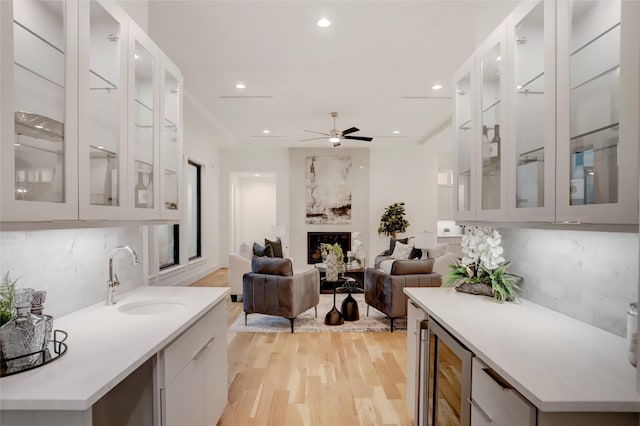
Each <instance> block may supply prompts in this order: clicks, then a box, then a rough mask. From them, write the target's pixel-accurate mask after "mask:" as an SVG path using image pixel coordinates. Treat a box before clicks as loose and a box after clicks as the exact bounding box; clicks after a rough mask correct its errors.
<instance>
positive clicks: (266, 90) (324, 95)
mask: <svg viewBox="0 0 640 426" xmlns="http://www.w3.org/2000/svg"><path fill="white" fill-rule="evenodd" d="M515 4H516V3H515V2H514V1H506V0H503V1H481V0H478V1H455V0H449V1H409V2H404V1H337V2H324V1H178V0H173V1H165V0H151V1H150V2H149V29H150V33H151V36H152V38H153V39H154V40H155V41H156V42H157V43H158V44H159V45H160V47H161V48H162V50H163V51H165V52H166V53H167V54H168V55H169V56H170V57H171V58H172V60H173V61H174V62H175V63H176V64H177V65H178V66H179V67H180V68H181V70H182V72H183V75H184V78H185V95H186V102H188V103H191V104H192V106H196V108H197V109H198V110H199V112H200V113H201V116H205V117H207V120H209V124H210V125H212V126H213V128H214V129H217V130H216V131H214V132H213V133H212V139H214V141H213V142H215V143H217V144H219V145H239V146H264V145H269V146H273V145H276V146H296V147H312V146H327V145H328V142H327V141H326V140H321V141H313V142H298V140H299V139H305V138H310V137H313V134H311V133H305V132H304V130H314V131H320V132H326V133H328V132H329V130H330V129H332V128H333V122H332V118H331V117H330V115H329V114H330V112H332V111H337V112H338V113H339V116H338V118H337V122H336V127H337V128H338V130H344V129H347V128H349V127H352V126H355V127H358V128H360V132H358V133H354V134H353V135H354V136H373V137H374V141H373V142H372V143H373V144H385V145H390V144H405V143H416V142H417V143H420V142H424V141H425V139H427V138H428V137H429V135H432V134H433V133H434V131H437V129H440V128H442V127H443V124H445V123H446V122H447V121H448V120H450V118H451V108H452V106H451V105H452V104H451V99H450V98H451V96H452V88H451V83H450V79H451V75H452V73H453V72H454V71H455V70H456V69H457V68H458V67H459V66H460V65H461V64H462V62H463V61H464V60H465V58H466V57H468V56H469V55H470V53H471V52H472V51H473V49H474V47H475V45H476V43H477V41H481V40H482V39H483V38H484V37H486V36H487V35H488V33H489V32H490V31H491V30H492V29H493V28H495V27H496V26H497V25H498V24H499V23H500V22H501V21H502V20H503V19H504V17H505V16H506V15H507V14H508V13H509V12H510V11H511V10H512V9H513V6H514V5H515ZM322 16H325V17H327V18H329V19H330V20H331V21H332V25H331V26H330V27H329V28H319V27H318V26H316V21H317V20H318V19H319V18H320V17H322ZM240 81H241V82H243V83H245V84H246V85H247V88H246V89H244V90H238V89H236V88H235V84H236V83H237V82H240ZM435 83H440V84H442V85H443V86H444V88H443V89H442V90H440V91H438V92H436V91H434V90H432V89H431V86H432V85H433V84H435ZM224 96H269V97H270V98H258V99H237V98H226V99H225V98H222V97H224ZM403 97H443V98H444V99H403ZM264 129H269V130H270V131H271V133H270V134H269V137H265V135H264V134H263V130H264ZM393 130H400V132H401V133H400V135H398V136H394V135H393V133H392V132H393ZM342 146H350V147H361V146H369V143H367V142H354V141H349V142H345V143H343V145H342Z"/></svg>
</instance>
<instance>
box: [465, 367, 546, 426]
mask: <svg viewBox="0 0 640 426" xmlns="http://www.w3.org/2000/svg"><path fill="white" fill-rule="evenodd" d="M471 371H472V373H471V374H472V380H471V401H472V402H471V405H472V408H473V410H472V414H471V424H472V425H476V424H477V425H483V424H493V425H495V426H536V408H535V406H533V405H532V404H531V403H530V402H529V401H527V400H526V399H525V398H524V397H522V396H521V395H520V394H519V393H518V392H517V391H515V390H514V389H513V388H511V387H510V386H509V384H508V383H506V382H505V381H504V380H503V379H502V378H500V377H499V376H498V375H497V374H496V373H495V372H494V371H493V370H491V369H490V368H489V367H487V366H486V365H485V364H484V363H483V362H482V361H480V360H479V359H478V358H473V361H472V370H471ZM474 414H475V415H474Z"/></svg>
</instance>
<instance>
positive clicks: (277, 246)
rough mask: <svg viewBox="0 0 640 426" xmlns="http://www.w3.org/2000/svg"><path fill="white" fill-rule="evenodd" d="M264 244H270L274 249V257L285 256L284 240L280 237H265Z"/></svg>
mask: <svg viewBox="0 0 640 426" xmlns="http://www.w3.org/2000/svg"><path fill="white" fill-rule="evenodd" d="M264 245H265V246H266V245H269V246H271V248H272V249H273V257H283V256H282V241H280V237H278V238H276V239H275V241H271V240H267V239H266V238H265V239H264Z"/></svg>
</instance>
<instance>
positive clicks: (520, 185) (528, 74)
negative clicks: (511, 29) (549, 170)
mask: <svg viewBox="0 0 640 426" xmlns="http://www.w3.org/2000/svg"><path fill="white" fill-rule="evenodd" d="M515 30H516V31H515V37H516V40H515V41H516V43H515V79H516V87H513V88H510V89H509V90H515V91H516V97H515V100H516V102H515V105H514V108H515V121H514V125H515V129H516V131H515V138H516V140H515V146H516V156H517V157H516V159H517V173H516V207H517V208H527V207H544V165H545V163H544V154H545V153H544V144H545V140H544V132H543V129H545V119H544V116H545V113H544V105H545V93H544V51H545V47H544V2H540V3H538V5H537V6H536V7H535V8H534V9H533V10H532V11H531V12H529V14H528V15H527V16H526V17H525V18H524V19H523V20H522V21H521V22H520V23H519V24H518V25H516V28H515Z"/></svg>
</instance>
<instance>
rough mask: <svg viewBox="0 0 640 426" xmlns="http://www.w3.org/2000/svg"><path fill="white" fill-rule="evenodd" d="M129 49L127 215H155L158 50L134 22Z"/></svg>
mask: <svg viewBox="0 0 640 426" xmlns="http://www.w3.org/2000/svg"><path fill="white" fill-rule="evenodd" d="M130 32H131V34H132V37H131V39H130V49H129V52H130V53H129V181H128V186H129V190H128V193H129V200H128V202H129V217H131V218H138V219H153V218H154V217H157V216H158V213H159V210H158V194H159V192H158V187H159V185H160V180H159V179H158V178H157V176H158V170H159V167H158V163H159V149H158V148H159V125H158V121H159V120H158V107H159V77H158V76H159V74H160V71H159V67H160V63H159V62H160V61H159V58H160V51H159V49H158V48H157V46H156V45H155V44H154V43H153V42H152V41H151V39H150V38H149V37H148V36H147V35H146V34H144V33H143V32H142V31H141V30H140V29H139V28H138V27H137V26H136V25H135V24H134V23H131V24H130Z"/></svg>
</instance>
